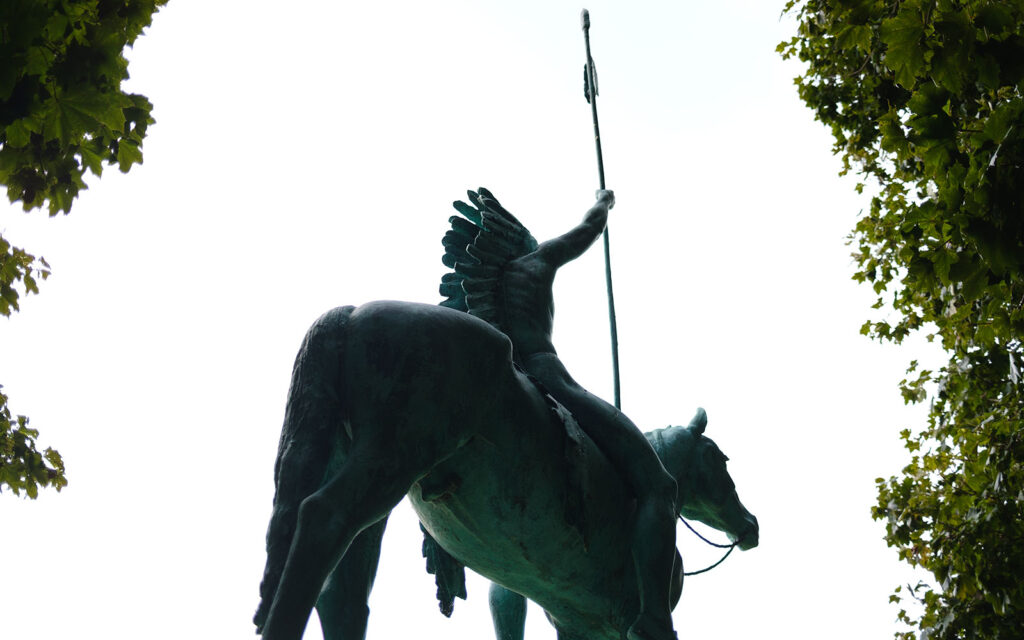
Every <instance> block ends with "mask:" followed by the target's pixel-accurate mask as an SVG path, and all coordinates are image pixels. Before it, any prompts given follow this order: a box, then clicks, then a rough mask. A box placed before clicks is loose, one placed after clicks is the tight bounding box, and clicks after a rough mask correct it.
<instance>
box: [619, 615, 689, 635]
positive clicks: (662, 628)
mask: <svg viewBox="0 0 1024 640" xmlns="http://www.w3.org/2000/svg"><path fill="white" fill-rule="evenodd" d="M626 638H628V640H679V637H678V636H677V635H676V632H675V631H674V630H673V629H672V619H671V618H669V619H668V620H666V621H659V620H656V619H654V618H653V617H652V616H650V615H648V614H644V613H641V614H640V615H639V616H637V619H636V620H635V621H634V622H633V624H632V626H630V627H629V631H627V632H626Z"/></svg>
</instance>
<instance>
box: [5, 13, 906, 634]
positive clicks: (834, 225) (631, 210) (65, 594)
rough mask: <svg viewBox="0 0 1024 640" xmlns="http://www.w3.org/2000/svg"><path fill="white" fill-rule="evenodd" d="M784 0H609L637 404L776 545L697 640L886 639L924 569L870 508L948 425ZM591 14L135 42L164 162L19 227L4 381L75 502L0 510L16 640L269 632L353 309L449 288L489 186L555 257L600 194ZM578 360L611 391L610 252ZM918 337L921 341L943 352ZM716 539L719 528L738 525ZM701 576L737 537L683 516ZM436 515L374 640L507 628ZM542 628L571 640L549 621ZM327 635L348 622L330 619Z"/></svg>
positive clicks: (576, 303)
mask: <svg viewBox="0 0 1024 640" xmlns="http://www.w3.org/2000/svg"><path fill="white" fill-rule="evenodd" d="M781 4H782V3H781V2H777V3H769V2H760V1H754V0H749V1H737V0H733V1H729V2H708V3H697V2H691V3H678V2H660V3H658V2H643V1H635V2H630V3H624V2H599V1H593V2H591V3H590V5H589V8H590V10H591V15H592V18H593V27H592V29H591V34H592V39H593V52H594V56H595V58H596V60H597V65H598V70H599V73H600V82H601V91H602V94H601V97H600V99H599V108H600V113H601V125H602V132H603V134H604V152H605V163H606V172H607V177H608V185H609V187H610V188H612V189H614V190H615V191H616V194H617V197H618V205H617V207H616V208H615V210H614V211H613V212H612V219H611V225H610V226H611V232H612V250H613V257H614V268H615V285H616V294H617V302H618V316H619V332H620V341H621V346H620V348H621V360H622V377H623V405H624V409H625V410H626V412H627V413H628V414H629V415H630V416H631V417H632V418H633V420H634V421H635V422H636V423H637V424H639V425H641V426H642V427H643V428H645V429H650V428H655V427H662V426H665V425H666V424H669V423H676V424H678V423H684V424H685V423H686V422H687V421H689V419H690V417H691V416H692V414H693V410H694V409H695V407H697V406H704V407H706V408H707V410H708V414H709V416H710V424H709V428H708V435H709V436H711V437H712V438H714V439H715V440H716V441H717V442H718V443H719V445H720V446H721V447H722V449H723V450H724V451H726V452H727V453H728V454H729V456H730V458H731V460H732V461H731V463H730V470H731V472H732V475H733V478H734V479H735V480H736V483H737V486H738V488H739V491H740V495H741V497H742V498H743V500H744V502H745V503H746V505H747V506H748V507H749V508H750V509H751V511H753V512H754V513H755V514H756V515H757V516H758V518H759V519H760V523H761V547H760V548H758V549H755V550H753V551H750V552H747V553H737V554H734V556H733V557H732V558H730V559H729V560H728V561H727V562H726V563H725V564H724V565H722V566H721V567H720V568H718V569H716V570H714V571H712V572H711V573H710V574H707V575H703V576H699V577H694V578H690V579H689V580H688V581H687V583H686V586H685V589H684V593H683V599H682V601H681V603H680V605H679V607H678V608H677V609H676V612H675V621H676V625H677V629H678V631H679V635H680V638H684V639H685V638H706V637H712V636H714V637H725V638H738V637H764V636H769V637H783V636H785V637H787V638H792V639H809V638H817V637H820V636H822V635H823V634H825V635H828V636H829V637H832V638H867V637H873V638H885V637H889V636H890V634H891V633H892V631H893V630H894V629H895V628H896V626H895V622H894V619H895V615H896V610H895V608H894V607H892V606H890V605H888V604H887V602H886V600H887V595H888V594H889V592H890V590H891V588H892V587H893V586H895V585H896V584H899V583H900V582H906V581H907V580H909V579H911V576H910V574H909V572H907V571H905V570H904V569H903V568H902V567H901V565H899V564H898V562H897V560H896V557H895V553H894V552H893V551H891V550H888V549H886V547H885V544H884V542H883V541H882V539H881V536H882V532H883V530H882V526H881V525H880V524H879V523H875V522H873V521H872V520H871V519H870V515H869V509H870V507H871V505H872V504H873V502H874V482H873V480H874V478H875V477H877V476H882V475H886V476H888V475H890V474H892V473H895V472H897V471H898V470H899V468H900V467H901V466H902V460H903V457H902V450H901V449H900V445H899V441H898V438H897V433H898V431H899V430H900V429H901V428H903V427H905V426H911V425H914V424H917V423H920V421H921V414H920V411H918V410H914V409H908V408H905V407H903V405H902V403H901V401H900V398H899V394H898V392H897V389H896V383H897V382H898V381H899V380H900V378H901V377H902V374H903V369H904V368H905V366H906V363H907V362H908V361H909V360H910V359H911V357H919V353H917V352H913V351H911V350H910V349H903V350H899V349H895V348H892V347H882V346H879V345H876V344H874V343H871V342H869V341H868V340H867V339H866V338H864V337H862V336H859V334H858V328H859V326H860V325H861V323H862V322H863V321H864V319H865V318H866V317H867V316H868V313H869V311H870V309H869V305H870V304H871V302H872V301H873V297H872V295H871V292H870V291H869V290H868V289H867V288H866V287H858V286H857V285H855V284H854V283H853V282H852V281H851V280H850V275H851V274H852V272H853V267H852V262H851V259H850V257H849V254H850V248H849V247H846V246H845V245H844V237H845V235H846V234H847V232H848V231H849V230H850V229H851V228H852V226H853V225H854V222H855V220H856V217H857V214H858V212H859V211H860V210H861V209H862V208H863V207H865V206H866V204H867V203H866V200H865V199H864V198H859V197H857V196H856V194H854V192H853V183H854V181H853V180H852V179H839V178H837V177H836V173H837V171H838V169H839V162H838V160H837V159H835V158H833V157H832V156H831V155H830V152H829V149H830V146H831V140H830V138H829V136H828V134H827V132H826V131H825V129H824V128H823V127H822V126H821V125H820V124H819V123H816V122H814V121H813V119H812V115H811V113H810V112H809V111H808V110H807V109H805V108H804V107H803V106H802V104H801V103H800V102H799V100H798V98H797V96H796V91H795V88H794V87H793V85H792V82H791V80H792V77H793V76H794V75H796V74H797V73H798V71H799V67H798V66H795V65H793V64H788V63H784V62H782V61H781V60H780V59H779V57H778V55H777V54H776V53H775V52H774V48H775V45H776V44H777V43H778V42H779V41H780V40H782V39H783V38H787V37H789V35H791V33H792V31H793V25H792V24H791V23H790V21H789V20H788V19H783V20H780V18H779V11H780V9H781V6H780V5H781ZM580 8H581V7H580V6H579V5H578V4H576V3H567V2H550V1H547V2H541V1H533V2H517V3H497V2H477V3H474V2H467V1H464V2H435V3H418V2H380V3H369V2H360V3H355V2H323V1H319V0H303V1H301V2H295V3H281V2H267V1H248V2H241V1H227V0H221V1H217V2H212V1H207V2H182V1H177V2H172V3H171V5H170V6H168V7H166V8H165V9H163V10H162V11H161V12H160V13H159V14H158V15H157V16H156V19H155V21H154V24H153V26H152V27H151V29H150V30H149V31H148V34H147V35H146V36H144V37H143V38H142V39H140V40H139V42H138V43H137V45H136V47H135V49H134V50H133V51H132V52H131V55H130V57H131V60H132V65H131V72H132V79H131V81H130V87H131V88H132V90H134V91H138V92H140V93H144V94H146V95H147V96H149V98H150V99H151V100H152V101H153V103H154V104H155V105H156V107H155V110H154V114H155V117H156V119H157V121H158V122H157V124H156V125H155V126H153V127H152V128H151V129H150V134H149V136H148V137H147V138H146V142H145V146H144V151H145V158H146V161H145V165H143V166H140V167H136V168H135V169H133V170H132V172H131V174H130V175H127V176H125V175H121V174H119V173H118V172H117V170H116V169H114V168H110V169H108V170H107V173H105V174H104V176H103V178H102V180H92V181H91V183H90V184H91V188H90V189H89V191H87V192H85V193H83V194H82V196H81V197H80V198H79V200H78V201H77V203H76V204H75V206H74V211H73V215H71V216H70V217H67V218H63V217H62V218H60V219H56V220H47V219H46V218H45V216H44V215H42V214H40V213H38V212H37V213H34V214H31V215H24V214H22V213H21V212H20V210H19V209H17V208H16V207H13V206H11V207H5V208H4V209H3V211H2V215H0V227H2V229H3V231H4V234H5V235H6V236H7V237H8V238H9V239H10V240H11V241H12V242H14V243H15V244H16V245H18V246H24V247H26V248H27V249H28V250H29V251H31V252H33V253H36V254H42V255H44V256H45V257H46V258H47V259H48V260H49V261H50V263H51V264H52V265H53V268H54V275H53V277H52V278H50V279H49V280H48V281H47V282H45V283H44V284H43V286H42V294H41V295H40V296H38V297H36V296H33V297H30V298H28V299H25V300H24V301H23V310H22V312H21V313H20V314H17V315H16V316H14V317H13V318H12V319H10V320H9V321H3V322H2V325H3V331H2V333H0V353H2V354H3V360H2V361H0V382H2V383H3V384H4V385H5V389H6V392H7V393H8V394H9V395H10V397H11V401H12V407H13V408H14V410H15V411H16V412H18V413H26V414H28V415H30V416H31V418H32V424H33V425H34V426H37V427H38V428H40V429H41V430H42V436H41V442H40V444H41V445H42V446H47V445H52V446H55V447H57V448H58V449H59V450H60V451H61V453H62V454H63V456H64V459H65V460H66V462H67V465H68V479H69V480H70V485H69V486H68V488H67V489H66V490H65V491H63V492H62V493H61V494H56V493H54V492H52V491H48V492H45V493H44V494H43V495H42V496H41V497H40V498H39V499H38V500H37V501H35V502H31V501H26V500H23V499H18V498H15V497H14V496H12V495H10V494H5V495H4V496H0V528H2V531H3V534H2V541H3V552H2V569H0V584H2V585H3V587H2V594H0V620H2V627H0V628H2V632H0V635H2V636H3V637H4V638H9V639H18V640H21V639H29V640H36V639H39V640H50V639H54V640H56V639H60V640H64V639H69V638H93V637H96V638H99V637H103V638H113V639H122V638H123V639H127V638H148V639H160V638H186V637H187V638H200V639H203V638H221V639H223V638H249V637H252V632H253V627H252V626H251V623H250V619H251V615H252V612H253V610H254V608H255V606H256V603H257V587H258V584H259V581H260V576H261V574H262V570H263V561H264V557H263V536H264V531H265V528H266V523H267V519H268V516H269V512H270V506H271V497H272V493H273V486H272V465H273V460H274V455H275V448H276V444H277V434H278V430H279V428H280V423H281V418H282V415H283V408H284V402H285V395H286V391H287V385H288V379H289V374H290V370H291V362H292V358H293V357H294V354H295V351H296V349H297V347H298V345H299V342H300V341H301V339H302V336H303V334H304V332H305V330H306V328H307V327H308V326H309V324H310V323H311V322H312V321H313V320H314V319H315V318H316V317H317V316H318V315H319V314H320V313H322V312H323V311H325V310H327V309H329V308H331V307H333V306H337V305H341V304H359V303H362V302H365V301H368V300H373V299H380V298H392V299H403V300H416V301H422V302H436V301H438V300H439V296H438V294H437V284H438V281H439V278H440V276H441V273H442V272H443V267H442V265H441V263H440V255H441V253H442V249H441V245H440V237H441V235H442V234H443V233H444V231H445V229H446V225H447V223H446V219H447V217H448V216H449V215H450V214H451V213H452V210H451V208H450V206H449V203H450V202H451V201H452V200H453V199H457V198H461V197H463V194H464V192H465V189H467V188H475V187H477V186H479V185H484V186H487V187H488V188H490V189H491V190H492V191H494V193H495V194H496V195H497V196H498V197H499V198H500V199H501V200H502V202H503V204H505V205H506V206H507V207H508V208H509V209H510V210H511V211H513V212H514V213H515V214H517V215H518V216H519V217H520V219H522V220H523V221H524V222H525V223H526V224H527V225H528V226H529V227H530V228H531V229H532V230H533V232H534V234H535V235H536V236H537V237H538V238H541V239H544V238H548V237H551V236H552V235H555V234H558V233H561V232H563V231H564V230H566V229H568V228H570V227H571V226H572V225H574V224H575V223H576V222H577V221H578V220H579V219H580V217H581V216H582V215H583V213H584V211H585V210H586V209H587V207H588V206H589V205H590V204H591V203H592V196H593V192H594V189H595V188H596V168H595V161H594V151H593V144H592V130H591V121H590V113H589V107H588V105H587V103H586V102H585V101H584V99H583V96H582V65H583V55H584V54H583V38H582V34H581V32H580V28H579V22H578V20H579V18H578V16H579V11H580ZM556 287H557V288H556V300H557V304H558V314H557V319H556V335H555V344H556V346H557V347H558V348H559V351H560V354H561V355H562V356H563V359H564V361H565V362H566V363H567V366H568V368H569V370H570V371H572V372H573V374H574V375H575V376H576V377H577V378H578V379H579V380H580V381H581V382H582V383H583V384H584V385H585V386H588V387H589V388H590V389H591V390H593V391H595V392H596V393H599V394H601V395H603V396H605V397H610V395H611V382H610V381H611V375H610V365H609V356H608V347H607V325H606V309H605V297H604V296H605V294H604V279H603V264H602V258H601V255H600V250H599V249H598V248H595V250H593V251H591V252H590V253H589V254H588V255H586V256H584V257H583V258H581V259H580V260H579V261H577V262H575V263H573V264H571V265H569V266H567V267H566V268H565V269H564V270H563V271H562V272H561V273H560V275H559V278H558V281H557V285H556ZM918 351H920V350H919V349H918ZM718 537H719V538H721V536H718ZM679 543H680V547H681V549H682V551H683V554H684V560H685V563H686V565H687V567H688V568H691V569H692V568H697V567H700V566H704V565H705V564H708V563H710V562H712V561H714V560H715V559H716V558H717V552H716V551H714V550H710V549H707V548H706V547H704V546H703V545H702V544H701V543H699V542H697V541H695V540H694V539H693V538H692V536H691V534H689V533H688V532H687V531H685V530H684V529H682V528H680V530H679ZM419 545H420V537H419V532H418V529H417V527H416V523H415V519H414V517H413V515H412V512H411V510H410V509H409V508H408V506H407V505H406V504H404V503H403V504H402V505H401V506H400V507H399V508H398V509H397V510H396V511H395V513H394V514H393V516H392V519H391V521H390V524H389V528H388V534H387V537H386V539H385V544H384V551H383V556H382V561H381V570H380V574H379V576H378V581H377V586H376V590H375V592H374V595H373V598H372V601H371V603H370V604H371V608H372V613H371V621H370V628H369V637H370V638H371V640H373V639H381V638H392V637H426V638H441V637H444V638H453V639H462V638H466V639H468V638H487V637H489V636H490V634H491V631H490V622H489V617H488V613H487V591H486V583H485V582H484V581H483V580H481V579H479V578H476V577H475V576H471V582H470V584H469V600H468V601H466V602H462V601H458V602H457V604H456V610H455V615H454V617H453V619H451V620H446V619H444V618H443V617H442V616H441V615H440V614H439V613H438V612H437V609H436V603H435V601H434V595H433V594H434V586H433V580H432V577H431V576H428V575H427V574H426V572H425V571H424V569H423V560H422V559H421V558H420V554H419ZM528 625H529V626H528V629H527V634H528V637H530V638H554V632H553V630H552V629H551V628H550V627H549V626H548V625H547V623H546V621H545V620H544V619H543V615H542V614H541V612H540V611H539V610H537V609H531V613H530V616H529V619H528ZM307 637H308V638H317V637H319V628H318V626H317V625H316V622H315V621H314V622H312V623H311V625H310V628H309V630H308V632H307Z"/></svg>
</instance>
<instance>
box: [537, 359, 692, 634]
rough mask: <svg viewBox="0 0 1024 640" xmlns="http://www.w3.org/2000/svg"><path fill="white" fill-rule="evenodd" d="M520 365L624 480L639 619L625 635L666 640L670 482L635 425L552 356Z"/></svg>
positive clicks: (672, 501) (670, 543) (671, 518)
mask: <svg viewBox="0 0 1024 640" xmlns="http://www.w3.org/2000/svg"><path fill="white" fill-rule="evenodd" d="M524 364H525V368H526V369H527V371H529V372H530V373H531V374H532V375H534V376H536V377H537V378H538V379H539V380H540V381H541V382H542V383H543V384H544V385H545V386H546V387H547V388H548V390H549V391H550V392H551V394H552V395H553V396H554V397H555V399H556V400H558V401H559V402H561V403H562V404H563V405H565V406H566V408H568V409H569V410H570V411H571V412H572V413H573V414H574V415H575V416H576V419H577V420H578V421H579V423H580V428H582V429H583V430H584V431H585V432H586V433H587V435H588V436H590V438H591V439H592V440H594V442H595V443H596V444H597V446H598V447H599V448H600V449H601V451H602V452H603V453H604V454H605V455H606V456H607V457H608V458H609V460H610V461H611V462H612V464H613V465H614V466H615V467H616V468H617V469H618V470H619V472H620V473H622V474H623V475H624V476H625V480H626V482H627V483H628V484H629V485H630V488H631V489H632V490H633V493H634V494H635V495H636V497H637V511H636V517H635V519H634V525H633V540H632V553H633V562H634V564H635V567H636V572H637V581H638V583H639V586H640V603H641V604H640V615H639V617H638V618H637V619H636V621H635V622H634V623H633V626H632V627H631V628H630V630H629V634H628V635H629V638H630V640H672V639H673V638H674V637H675V634H674V632H673V631H672V618H671V611H672V604H671V579H672V563H673V560H674V557H675V531H676V529H675V521H676V512H675V500H676V482H675V479H674V478H672V476H670V475H669V473H668V472H667V471H666V470H665V467H664V466H663V465H662V464H661V459H660V458H658V454H657V453H655V451H654V448H653V447H651V445H650V443H649V442H648V441H647V438H646V437H644V435H643V433H641V432H640V430H639V429H638V428H637V427H636V425H634V424H633V422H632V421H630V419H629V418H627V417H626V416H625V414H623V413H622V412H621V411H619V410H618V409H616V408H615V407H613V406H611V405H610V404H608V403H607V402H605V401H604V400H601V399H600V398H598V397H597V396H594V395H592V394H590V393H589V392H587V390H586V389H584V388H583V387H581V386H580V385H579V384H577V383H576V381H575V380H573V379H572V377H571V376H570V375H569V373H568V372H567V371H566V370H565V367H564V366H563V365H562V363H561V362H560V361H559V360H558V358H557V356H555V354H540V355H535V356H532V357H529V358H526V360H525V362H524Z"/></svg>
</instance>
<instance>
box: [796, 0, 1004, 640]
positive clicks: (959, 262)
mask: <svg viewBox="0 0 1024 640" xmlns="http://www.w3.org/2000/svg"><path fill="white" fill-rule="evenodd" d="M785 10H786V11H787V12H790V13H792V14H794V15H795V16H796V18H797V19H798V21H799V26H798V31H797V35H796V36H795V37H793V38H792V39H791V40H789V41H787V42H783V43H782V44H780V45H779V48H778V50H779V51H780V52H781V53H782V55H783V57H785V58H789V57H796V58H798V59H800V60H801V61H803V62H805V63H806V64H807V67H806V71H805V73H804V74H803V75H802V76H801V77H798V78H797V79H796V84H797V87H798V89H799V93H800V97H801V98H802V99H803V100H804V102H805V103H806V104H807V105H808V106H809V107H810V108H811V109H812V110H813V111H814V113H815V116H816V118H817V119H818V120H820V121H821V122H823V123H824V124H825V125H827V126H828V127H830V128H831V131H832V134H833V137H834V139H835V143H834V145H833V151H834V152H835V153H836V154H838V155H840V156H841V157H842V160H843V165H844V170H843V173H846V172H848V171H850V170H854V171H855V172H857V173H859V174H860V175H861V176H862V177H863V178H864V179H865V181H874V182H875V183H876V186H877V189H878V191H877V193H878V195H876V196H874V197H873V198H872V200H871V207H870V211H869V212H868V213H867V214H866V215H863V216H862V217H861V219H860V220H859V222H858V223H857V226H856V228H855V229H854V231H853V233H852V234H851V237H850V242H851V244H852V245H854V247H855V248H856V251H855V253H854V258H855V261H856V265H857V270H856V273H855V274H854V279H855V280H857V281H860V282H866V283H869V284H870V285H871V286H873V288H874V291H875V292H876V293H877V294H878V300H877V302H876V304H875V305H874V306H875V308H876V309H883V310H885V311H887V312H888V315H887V319H885V320H880V321H874V322H870V321H869V322H867V323H866V324H865V325H864V327H863V328H862V333H865V334H867V335H870V336H872V337H873V338H876V339H879V340H888V341H893V342H896V343H899V342H901V341H902V340H903V339H904V338H905V337H906V336H907V335H909V334H910V333H911V332H914V331H917V330H920V329H924V330H925V332H926V333H927V335H928V338H929V339H933V338H935V337H938V338H939V340H940V341H941V344H942V346H943V348H944V349H945V350H946V352H947V353H948V355H949V361H948V363H947V364H946V365H944V366H943V367H942V368H941V369H939V370H937V371H929V370H919V367H918V365H917V363H916V362H913V363H911V366H910V369H909V371H908V374H909V375H908V379H907V380H904V381H903V383H902V385H901V391H902V394H903V397H904V399H905V400H906V401H907V402H922V401H924V400H926V399H928V398H930V400H931V410H930V413H929V418H928V423H927V425H926V426H924V427H923V428H921V429H918V430H915V431H913V432H912V431H911V430H906V431H904V432H903V433H902V439H903V441H904V444H905V446H906V448H907V449H908V451H909V453H910V462H909V464H908V465H907V466H906V467H905V468H904V469H903V471H902V474H901V475H900V476H898V477H892V478H889V479H888V480H885V479H881V478H880V479H879V480H878V504H877V506H876V507H874V509H873V516H874V517H875V518H876V519H879V520H883V521H885V522H886V540H887V542H888V544H889V545H890V546H893V547H895V548H896V549H898V551H899V556H900V558H901V559H903V560H905V561H907V562H909V563H910V564H911V565H913V566H919V567H922V568H924V569H926V570H927V571H929V572H931V574H932V575H933V576H934V579H935V584H933V585H928V584H925V583H921V584H919V585H917V586H914V587H909V590H902V591H901V590H900V589H897V593H895V594H893V596H892V597H891V598H890V599H891V600H892V601H894V602H901V601H902V599H903V598H906V597H913V598H915V599H917V600H918V601H919V602H920V603H921V606H920V607H917V608H911V610H912V611H920V614H918V613H914V614H913V615H911V614H909V613H907V611H906V609H903V610H901V612H900V618H901V619H902V620H903V621H904V622H906V623H907V624H908V625H909V627H910V628H911V630H910V631H903V632H900V633H898V634H897V636H899V637H904V638H913V637H915V633H916V632H919V633H920V637H921V638H925V637H928V638H933V639H934V638H1006V639H1010V638H1020V637H1022V634H1024V579H1021V576H1024V545H1022V544H1021V541H1022V540H1024V507H1022V505H1024V428H1022V425H1024V386H1022V382H1021V373H1020V372H1021V368H1022V366H1024V364H1022V363H1024V348H1022V344H1021V336H1022V334H1024V310H1022V306H1024V277H1022V269H1024V209H1022V205H1024V200H1022V196H1024V168H1022V167H1024V116H1022V114H1024V97H1022V95H1021V81H1022V79H1024V0H805V1H803V2H800V1H797V0H791V1H790V2H788V3H787V5H786V9H785ZM863 188H864V183H863V182H862V183H861V184H858V186H857V189H858V190H862V189H863Z"/></svg>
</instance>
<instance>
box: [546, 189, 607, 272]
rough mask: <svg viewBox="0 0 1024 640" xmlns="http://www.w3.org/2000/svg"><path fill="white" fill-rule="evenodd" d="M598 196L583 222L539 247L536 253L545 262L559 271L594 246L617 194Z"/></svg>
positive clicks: (603, 193)
mask: <svg viewBox="0 0 1024 640" xmlns="http://www.w3.org/2000/svg"><path fill="white" fill-rule="evenodd" d="M597 196H598V197H597V202H595V203H594V206H592V207H591V208H590V210H589V211H587V214H586V215H585V216H583V222H581V223H580V224H579V225H577V226H576V227H575V228H574V229H572V230H571V231H569V232H568V233H565V234H563V235H560V236H558V237H557V238H553V239H551V240H548V241H547V242H544V243H542V244H541V245H540V246H539V247H537V251H536V253H537V254H539V256H540V257H542V258H543V259H544V261H545V262H547V263H549V264H551V266H553V267H555V268H556V269H557V268H558V267H561V266H562V265H563V264H565V263H566V262H569V261H571V260H575V259H576V258H578V257H580V256H581V255H583V252H584V251H586V250H587V249H589V248H590V245H592V244H594V241H595V240H597V237H598V236H600V235H601V232H603V231H604V227H605V225H606V224H607V223H608V210H609V209H611V208H612V207H613V206H615V194H613V193H612V192H611V191H598V192H597Z"/></svg>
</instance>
